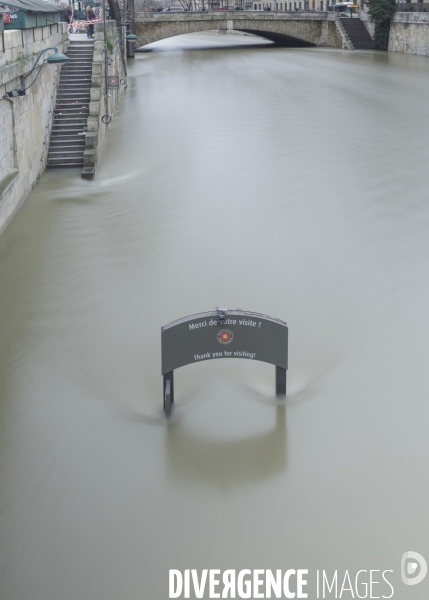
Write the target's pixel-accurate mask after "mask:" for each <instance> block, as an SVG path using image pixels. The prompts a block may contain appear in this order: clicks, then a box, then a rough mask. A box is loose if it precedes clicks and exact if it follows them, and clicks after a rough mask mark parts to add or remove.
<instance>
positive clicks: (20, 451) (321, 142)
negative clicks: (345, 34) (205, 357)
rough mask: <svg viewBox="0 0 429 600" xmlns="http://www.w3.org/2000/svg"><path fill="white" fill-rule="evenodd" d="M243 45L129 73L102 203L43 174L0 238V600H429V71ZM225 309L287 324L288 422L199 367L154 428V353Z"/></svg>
mask: <svg viewBox="0 0 429 600" xmlns="http://www.w3.org/2000/svg"><path fill="white" fill-rule="evenodd" d="M246 44H255V40H254V38H243V37H240V38H238V39H235V38H234V37H233V36H217V35H215V34H201V35H198V36H187V37H185V38H181V39H179V38H177V39H175V40H170V41H167V42H164V43H163V44H160V45H158V47H157V48H156V49H158V50H159V51H158V52H148V53H145V54H139V55H138V56H137V57H136V59H135V61H134V62H133V63H132V64H130V66H129V80H128V82H129V86H128V90H127V94H126V97H125V99H124V101H123V103H122V104H121V106H120V109H119V110H118V112H117V113H116V115H115V118H114V120H113V122H112V124H111V125H110V127H109V132H108V137H107V142H106V145H105V148H104V150H103V154H102V160H101V163H100V167H99V170H98V173H97V177H96V179H95V181H94V182H86V181H82V180H81V179H80V178H79V176H78V175H76V174H75V173H71V172H48V173H46V174H45V175H44V176H43V178H42V180H41V183H40V184H39V185H38V186H37V187H36V188H35V189H34V191H33V193H32V194H31V196H30V198H29V199H28V200H27V201H26V203H25V204H24V206H23V207H22V208H21V209H20V211H19V213H18V214H17V215H16V217H15V218H14V219H13V221H12V222H11V224H10V225H9V226H8V228H7V229H6V231H5V232H4V234H3V235H2V236H1V238H0V314H1V330H0V539H1V550H0V589H1V593H0V596H1V599H2V600H78V599H79V600H81V599H85V600H95V599H98V598H100V599H103V600H117V599H119V598H120V599H121V600H141V599H145V600H146V599H151V600H165V599H166V598H167V597H168V570H169V569H171V568H176V569H181V570H184V569H187V568H188V569H190V568H194V569H199V570H200V569H203V568H212V569H215V568H218V569H227V568H233V569H243V568H249V569H253V568H260V569H272V570H274V569H283V570H285V569H287V568H305V569H309V571H310V574H309V577H308V579H309V587H308V590H309V591H310V592H311V593H310V596H309V597H311V598H314V597H315V579H314V573H315V570H316V569H325V570H326V571H327V572H329V573H333V571H334V570H335V569H338V570H339V572H341V573H343V572H344V571H345V570H346V569H347V570H349V571H350V572H351V573H355V572H356V571H357V570H359V569H367V570H369V569H376V570H384V569H391V570H393V571H394V573H393V574H392V575H391V576H390V579H391V581H392V584H393V585H394V587H395V597H397V598H399V599H401V600H402V599H403V598H404V599H405V600H406V599H407V598H413V599H415V600H423V599H424V598H427V596H428V589H429V588H428V585H429V584H428V580H427V579H426V581H425V582H423V583H421V584H420V585H419V586H415V587H408V588H407V587H405V586H404V585H403V584H402V583H401V580H400V559H401V556H402V554H403V553H404V552H405V551H408V550H414V551H418V552H420V553H421V554H422V555H426V557H427V558H429V540H428V536H427V531H428V525H429V522H428V510H427V507H428V494H429V484H428V478H427V465H428V458H429V444H428V433H427V429H428V427H427V424H428V419H429V402H428V366H427V362H428V350H427V340H428V338H429V320H428V316H427V310H428V306H429V278H428V275H429V273H428V256H429V236H428V229H429V171H428V169H427V164H428V160H429V145H428V143H427V140H428V133H429V125H428V120H427V98H428V96H429V83H428V82H429V79H428V74H429V59H427V58H423V57H417V56H405V55H399V54H387V53H376V52H372V51H371V52H370V51H368V52H346V51H340V50H334V49H329V48H325V49H316V48H315V49H312V48H308V49H285V48H274V47H265V46H266V45H264V44H262V45H259V46H253V47H250V46H249V47H245V45H246ZM227 45H235V46H237V45H238V47H233V48H226V46H227ZM218 305H226V306H228V307H230V308H238V307H241V308H244V309H247V310H252V311H259V312H263V313H266V314H270V315H272V316H275V317H278V318H280V319H283V320H286V321H287V322H288V325H289V333H290V346H289V349H290V362H289V375H288V385H289V396H288V398H287V402H286V405H285V406H283V405H281V404H278V403H276V401H275V398H274V397H273V392H274V369H273V368H272V367H270V366H269V365H266V364H263V363H258V362H252V361H250V360H249V361H245V360H235V361H233V360H231V361H228V360H222V361H212V362H210V361H209V362H205V363H201V364H197V365H192V366H188V367H185V368H183V369H181V370H180V371H178V372H177V374H176V400H177V406H176V409H175V414H174V418H173V420H172V422H171V424H170V425H169V426H167V425H166V423H165V421H164V419H163V415H162V398H161V375H160V327H161V325H163V324H165V323H168V322H169V321H172V320H174V319H176V318H179V317H182V316H185V315H188V314H192V313H195V312H199V311H206V310H212V309H214V307H215V306H218ZM361 589H363V588H361ZM375 590H376V591H375V592H374V595H376V594H377V592H378V595H380V596H381V595H382V594H383V593H384V594H385V595H388V593H389V589H388V588H387V587H382V586H381V585H380V586H379V587H378V588H375ZM380 592H381V593H380ZM361 593H362V592H361ZM347 594H348V595H347ZM347 594H346V593H345V594H344V595H343V597H351V594H350V592H348V593H347ZM206 597H207V596H206Z"/></svg>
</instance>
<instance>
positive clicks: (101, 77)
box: [82, 21, 127, 179]
mask: <svg viewBox="0 0 429 600" xmlns="http://www.w3.org/2000/svg"><path fill="white" fill-rule="evenodd" d="M125 31H126V29H125V28H123V33H124V34H125ZM106 37H107V39H106V40H105V39H104V27H103V23H95V41H94V59H93V61H94V62H93V63H92V78H91V96H90V103H89V116H88V121H87V134H86V136H85V152H84V165H83V170H82V177H83V178H84V179H93V178H94V175H95V170H96V168H97V163H98V160H99V157H100V152H101V148H102V146H103V141H104V138H105V137H106V133H107V128H108V122H103V117H106V116H107V117H108V118H110V119H111V118H112V117H113V114H114V113H115V110H116V108H117V106H118V104H119V102H120V100H121V98H122V96H123V95H124V92H125V89H126V77H127V74H126V64H125V67H124V62H123V60H122V57H121V46H120V39H119V38H120V36H119V32H118V31H117V28H116V21H108V22H107V23H106ZM105 52H107V76H108V77H109V76H110V75H117V76H118V77H119V89H109V88H108V86H107V94H106V71H105ZM125 56H126V50H125ZM126 60H127V59H126V58H125V61H126ZM108 120H109V119H105V121H108Z"/></svg>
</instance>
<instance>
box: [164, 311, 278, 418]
mask: <svg viewBox="0 0 429 600" xmlns="http://www.w3.org/2000/svg"><path fill="white" fill-rule="evenodd" d="M161 347H162V374H163V376H164V408H165V410H166V413H167V414H168V415H169V413H170V409H171V404H172V402H173V401H174V388H173V371H174V369H178V368H179V367H183V366H185V365H189V364H192V363H197V362H201V361H204V360H216V359H218V358H245V359H247V360H259V361H262V362H266V363H270V364H272V365H275V367H276V393H277V394H278V395H285V394H286V370H287V361H288V327H287V324H286V323H285V322H284V321H280V320H279V319H274V318H272V317H268V316H267V315H262V314H260V313H254V312H249V311H244V310H240V309H238V310H227V309H217V310H216V311H211V312H205V313H198V314H196V315H191V316H189V317H184V318H183V319H178V320H177V321H173V322H172V323H169V324H168V325H165V326H164V327H162V328H161ZM167 382H169V383H167ZM167 387H168V390H169V394H166V390H167ZM167 396H168V397H167ZM166 397H167V398H166Z"/></svg>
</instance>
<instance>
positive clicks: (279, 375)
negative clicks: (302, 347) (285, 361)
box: [276, 367, 286, 396]
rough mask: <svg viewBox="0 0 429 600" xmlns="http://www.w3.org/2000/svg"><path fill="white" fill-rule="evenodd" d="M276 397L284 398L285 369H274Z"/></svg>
mask: <svg viewBox="0 0 429 600" xmlns="http://www.w3.org/2000/svg"><path fill="white" fill-rule="evenodd" d="M276 396H286V369H282V367H276Z"/></svg>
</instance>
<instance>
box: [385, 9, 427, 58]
mask: <svg viewBox="0 0 429 600" xmlns="http://www.w3.org/2000/svg"><path fill="white" fill-rule="evenodd" d="M389 50H390V51H391V52H404V53H405V54H420V55H421V56H429V14H428V13H424V12H421V13H417V12H403V13H396V14H395V15H394V17H393V19H392V21H391V24H390V37H389Z"/></svg>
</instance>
